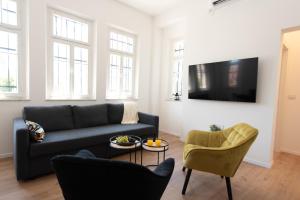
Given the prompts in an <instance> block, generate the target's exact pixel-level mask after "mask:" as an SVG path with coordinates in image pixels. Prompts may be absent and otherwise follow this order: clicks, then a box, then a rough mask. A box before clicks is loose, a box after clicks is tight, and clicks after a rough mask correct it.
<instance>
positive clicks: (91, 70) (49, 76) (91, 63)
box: [46, 7, 96, 100]
mask: <svg viewBox="0 0 300 200" xmlns="http://www.w3.org/2000/svg"><path fill="white" fill-rule="evenodd" d="M55 14H57V15H59V16H62V17H67V18H70V19H73V20H76V21H79V22H82V23H85V24H88V42H82V41H77V40H73V39H69V38H64V37H60V36H55V35H53V15H55ZM47 21H48V48H47V50H48V53H47V60H48V62H47V70H46V99H47V100H96V92H95V85H96V84H95V73H96V68H95V66H96V63H95V60H94V54H95V46H94V21H93V20H90V19H87V18H84V17H80V16H77V15H74V14H72V13H69V12H65V11H62V10H58V9H55V8H51V7H48V20H47ZM55 42H56V43H60V44H66V45H69V47H70V55H69V56H70V57H69V59H70V63H69V64H70V83H69V84H70V95H66V96H57V95H54V94H53V93H54V92H53V79H54V77H53V69H54V68H53V46H54V43H55ZM74 47H81V48H85V49H88V94H87V95H80V96H75V95H74V79H73V78H74V73H73V72H74Z"/></svg>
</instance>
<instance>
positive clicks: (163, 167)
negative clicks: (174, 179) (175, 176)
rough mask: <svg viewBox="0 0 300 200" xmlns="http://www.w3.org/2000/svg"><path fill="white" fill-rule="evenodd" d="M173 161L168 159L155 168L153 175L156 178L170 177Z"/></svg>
mask: <svg viewBox="0 0 300 200" xmlns="http://www.w3.org/2000/svg"><path fill="white" fill-rule="evenodd" d="M174 165H175V160H174V159H173V158H168V159H167V160H165V161H164V162H162V163H161V164H160V165H158V166H157V167H156V169H155V170H154V173H155V174H156V175H158V176H164V177H168V176H171V175H172V173H173V170H174Z"/></svg>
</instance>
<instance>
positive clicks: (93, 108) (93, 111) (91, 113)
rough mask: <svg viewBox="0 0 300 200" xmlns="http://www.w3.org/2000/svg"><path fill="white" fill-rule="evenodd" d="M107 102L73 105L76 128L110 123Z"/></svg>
mask: <svg viewBox="0 0 300 200" xmlns="http://www.w3.org/2000/svg"><path fill="white" fill-rule="evenodd" d="M107 107H108V105H107V104H98V105H90V106H72V110H73V119H74V128H87V127H94V126H101V125H105V124H108V123H109V121H108V113H107Z"/></svg>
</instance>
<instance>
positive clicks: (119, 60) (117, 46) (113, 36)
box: [106, 30, 136, 99]
mask: <svg viewBox="0 0 300 200" xmlns="http://www.w3.org/2000/svg"><path fill="white" fill-rule="evenodd" d="M109 44H110V46H109V49H110V54H109V74H108V76H109V77H108V88H107V94H106V98H108V99H128V98H133V97H134V91H135V57H136V55H135V46H136V39H135V36H134V35H132V34H129V33H125V32H121V31H118V30H112V31H110V35H109Z"/></svg>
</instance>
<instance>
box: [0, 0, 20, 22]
mask: <svg viewBox="0 0 300 200" xmlns="http://www.w3.org/2000/svg"><path fill="white" fill-rule="evenodd" d="M17 18H18V17H17V2H15V1H12V0H2V3H1V23H4V24H9V25H13V26H16V25H17V22H18V20H17Z"/></svg>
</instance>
